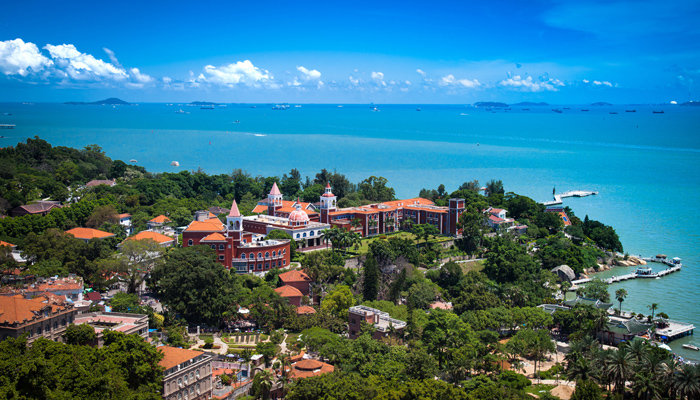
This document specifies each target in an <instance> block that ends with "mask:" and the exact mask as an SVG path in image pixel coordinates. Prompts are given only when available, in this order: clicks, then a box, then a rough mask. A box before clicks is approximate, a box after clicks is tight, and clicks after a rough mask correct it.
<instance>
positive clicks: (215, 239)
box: [200, 232, 226, 242]
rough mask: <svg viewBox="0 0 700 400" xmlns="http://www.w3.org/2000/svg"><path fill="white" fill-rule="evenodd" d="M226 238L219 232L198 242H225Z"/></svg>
mask: <svg viewBox="0 0 700 400" xmlns="http://www.w3.org/2000/svg"><path fill="white" fill-rule="evenodd" d="M225 241H226V237H225V236H224V235H222V234H220V233H219V232H214V233H212V234H211V235H209V236H206V237H205V238H204V239H202V240H200V242H225Z"/></svg>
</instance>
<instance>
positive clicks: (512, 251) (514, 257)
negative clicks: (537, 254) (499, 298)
mask: <svg viewBox="0 0 700 400" xmlns="http://www.w3.org/2000/svg"><path fill="white" fill-rule="evenodd" d="M538 270H539V267H538V266H537V264H535V262H534V261H533V259H532V257H530V256H529V255H528V254H527V253H526V252H525V250H524V249H523V248H522V247H521V246H519V245H518V244H517V243H515V242H513V241H511V240H510V239H509V238H507V237H496V238H494V240H493V241H492V242H491V244H490V248H489V252H488V254H487V255H486V263H485V265H484V273H485V274H486V275H487V276H488V277H489V278H490V279H493V280H494V281H496V282H498V283H506V282H515V281H517V280H518V279H520V278H523V277H527V276H530V275H532V274H535V273H536V272H537V271H538Z"/></svg>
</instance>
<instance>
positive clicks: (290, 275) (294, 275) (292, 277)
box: [279, 270, 311, 283]
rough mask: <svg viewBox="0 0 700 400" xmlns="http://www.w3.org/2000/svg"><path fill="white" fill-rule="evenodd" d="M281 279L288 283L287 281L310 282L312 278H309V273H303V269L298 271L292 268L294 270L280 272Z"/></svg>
mask: <svg viewBox="0 0 700 400" xmlns="http://www.w3.org/2000/svg"><path fill="white" fill-rule="evenodd" d="M279 277H280V279H281V280H282V282H284V283H287V282H310V281H311V278H309V276H308V275H306V274H305V273H303V272H302V271H297V270H292V271H287V272H285V273H283V274H279Z"/></svg>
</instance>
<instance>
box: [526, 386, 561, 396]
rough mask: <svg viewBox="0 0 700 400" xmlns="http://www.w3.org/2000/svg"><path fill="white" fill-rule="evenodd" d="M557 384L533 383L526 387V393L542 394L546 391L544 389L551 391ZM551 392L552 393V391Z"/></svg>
mask: <svg viewBox="0 0 700 400" xmlns="http://www.w3.org/2000/svg"><path fill="white" fill-rule="evenodd" d="M555 387H556V386H555V385H544V384H541V383H540V384H537V385H532V386H528V387H526V388H525V392H526V393H530V394H534V395H535V396H540V395H542V394H543V393H544V392H542V391H543V390H544V391H545V392H547V393H550V392H551V391H552V389H554V388H555ZM550 394H551V393H550Z"/></svg>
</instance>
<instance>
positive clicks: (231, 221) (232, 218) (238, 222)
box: [226, 199, 243, 247]
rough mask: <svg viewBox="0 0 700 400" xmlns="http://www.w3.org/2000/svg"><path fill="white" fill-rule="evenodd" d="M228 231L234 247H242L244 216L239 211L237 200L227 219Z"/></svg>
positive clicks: (234, 200)
mask: <svg viewBox="0 0 700 400" xmlns="http://www.w3.org/2000/svg"><path fill="white" fill-rule="evenodd" d="M226 230H227V234H228V237H229V239H233V247H238V246H240V244H241V237H242V236H243V216H242V215H241V213H240V212H239V211H238V204H236V199H233V204H231V211H230V212H229V213H228V216H227V217H226Z"/></svg>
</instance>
